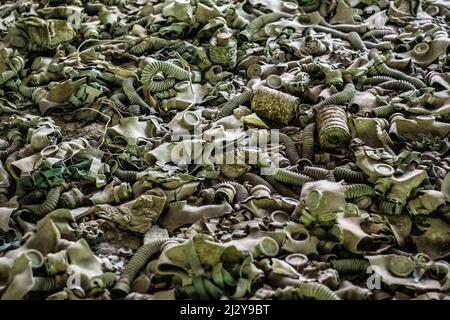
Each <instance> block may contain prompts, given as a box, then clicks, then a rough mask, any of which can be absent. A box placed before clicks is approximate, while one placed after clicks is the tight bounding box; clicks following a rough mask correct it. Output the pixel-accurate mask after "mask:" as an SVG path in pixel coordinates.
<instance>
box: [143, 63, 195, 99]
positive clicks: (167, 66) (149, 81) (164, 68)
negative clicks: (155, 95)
mask: <svg viewBox="0 0 450 320" xmlns="http://www.w3.org/2000/svg"><path fill="white" fill-rule="evenodd" d="M159 72H162V73H164V74H167V75H169V76H170V77H173V78H176V79H178V80H189V79H191V80H192V82H200V81H201V75H200V74H199V73H196V72H189V71H187V70H184V69H183V68H180V67H178V66H176V65H174V64H173V63H170V62H167V61H153V62H151V63H149V64H148V65H146V66H145V67H144V69H143V70H142V74H141V82H142V84H143V85H144V87H146V88H147V89H148V90H149V91H150V92H160V91H165V90H168V89H170V88H172V87H173V86H174V85H175V79H172V78H169V79H166V80H162V81H155V80H153V77H154V76H155V75H156V74H157V73H159Z"/></svg>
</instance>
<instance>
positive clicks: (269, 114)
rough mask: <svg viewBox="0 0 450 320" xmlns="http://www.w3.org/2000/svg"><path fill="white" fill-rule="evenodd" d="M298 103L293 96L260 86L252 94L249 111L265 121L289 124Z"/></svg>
mask: <svg viewBox="0 0 450 320" xmlns="http://www.w3.org/2000/svg"><path fill="white" fill-rule="evenodd" d="M299 103H300V100H299V99H298V98H296V97H294V96H291V95H289V94H287V93H284V92H281V91H277V90H274V89H270V88H267V87H264V86H260V87H259V88H258V89H257V90H256V91H255V92H254V94H253V99H252V103H251V109H252V110H253V111H254V112H256V113H257V114H259V115H261V116H263V117H266V118H267V119H270V120H273V121H276V122H279V123H282V124H289V122H290V121H291V119H292V117H293V116H294V114H295V113H296V110H297V107H298V105H299Z"/></svg>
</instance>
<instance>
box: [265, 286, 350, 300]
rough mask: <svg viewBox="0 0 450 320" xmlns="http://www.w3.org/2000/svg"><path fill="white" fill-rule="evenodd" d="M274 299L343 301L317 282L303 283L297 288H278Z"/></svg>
mask: <svg viewBox="0 0 450 320" xmlns="http://www.w3.org/2000/svg"><path fill="white" fill-rule="evenodd" d="M274 297H275V298H277V299H284V300H292V299H299V300H304V299H314V300H341V299H340V298H339V297H338V296H337V295H336V294H335V293H334V292H333V291H332V290H331V289H329V288H328V287H327V286H325V285H323V284H322V283H317V282H301V283H299V284H298V286H297V287H291V286H289V287H286V288H278V289H277V290H275V295H274Z"/></svg>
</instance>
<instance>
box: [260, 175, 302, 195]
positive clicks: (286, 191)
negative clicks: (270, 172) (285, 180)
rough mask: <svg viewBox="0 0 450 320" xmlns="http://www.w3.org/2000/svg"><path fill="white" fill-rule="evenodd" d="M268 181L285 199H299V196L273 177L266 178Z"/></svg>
mask: <svg viewBox="0 0 450 320" xmlns="http://www.w3.org/2000/svg"><path fill="white" fill-rule="evenodd" d="M266 180H267V182H268V183H270V185H271V186H272V187H273V188H274V189H275V190H276V192H277V193H278V194H280V195H282V196H283V197H290V198H294V199H297V198H298V194H296V193H295V192H294V191H292V190H291V189H289V188H288V187H287V186H285V185H284V184H282V183H281V182H279V181H277V180H275V179H274V178H273V177H272V176H266Z"/></svg>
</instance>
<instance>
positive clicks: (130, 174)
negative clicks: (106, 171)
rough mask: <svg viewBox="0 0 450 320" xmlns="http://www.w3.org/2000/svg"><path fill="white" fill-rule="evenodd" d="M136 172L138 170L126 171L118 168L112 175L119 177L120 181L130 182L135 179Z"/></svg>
mask: <svg viewBox="0 0 450 320" xmlns="http://www.w3.org/2000/svg"><path fill="white" fill-rule="evenodd" d="M137 174H138V171H128V170H122V169H119V168H118V169H117V170H116V171H115V172H114V176H116V177H117V178H119V180H120V181H122V182H130V183H133V182H136V181H137Z"/></svg>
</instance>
